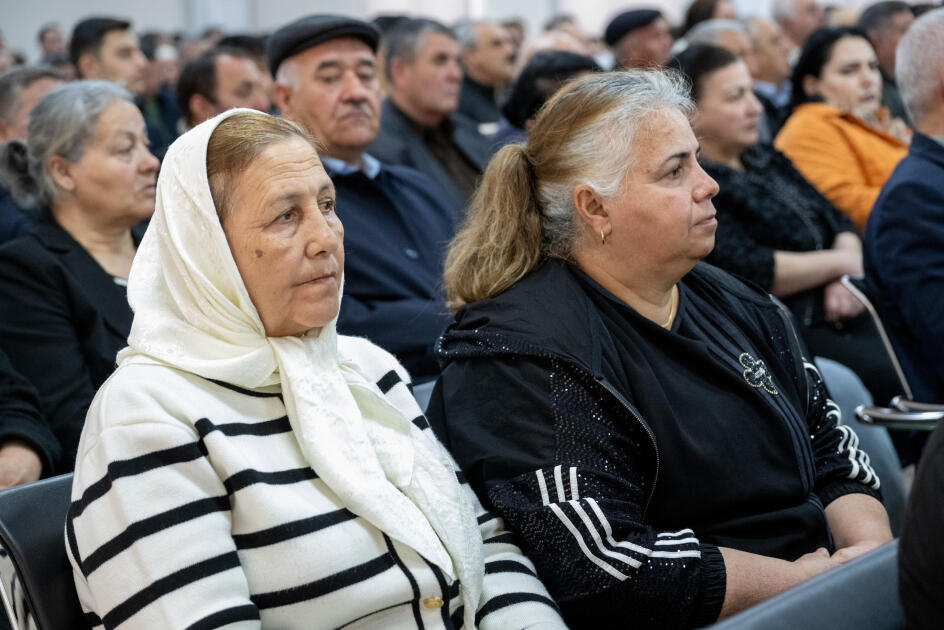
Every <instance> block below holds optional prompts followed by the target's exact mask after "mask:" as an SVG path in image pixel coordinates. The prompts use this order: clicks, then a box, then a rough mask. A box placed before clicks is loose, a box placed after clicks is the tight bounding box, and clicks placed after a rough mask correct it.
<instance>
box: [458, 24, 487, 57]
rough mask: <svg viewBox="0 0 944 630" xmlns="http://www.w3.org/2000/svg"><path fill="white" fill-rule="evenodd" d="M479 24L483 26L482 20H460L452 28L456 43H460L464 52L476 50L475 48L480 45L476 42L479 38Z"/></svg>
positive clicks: (460, 47) (460, 48)
mask: <svg viewBox="0 0 944 630" xmlns="http://www.w3.org/2000/svg"><path fill="white" fill-rule="evenodd" d="M479 24H482V20H459V21H458V22H456V24H455V26H453V27H452V32H453V33H454V34H455V36H456V41H457V42H459V50H461V51H463V52H465V51H467V50H475V46H476V44H477V43H478V42H477V41H476V40H477V38H478V30H479V29H478V26H479Z"/></svg>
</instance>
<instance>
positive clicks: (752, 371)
mask: <svg viewBox="0 0 944 630" xmlns="http://www.w3.org/2000/svg"><path fill="white" fill-rule="evenodd" d="M738 361H739V362H740V363H741V365H743V366H744V367H745V368H746V369H745V370H744V372H743V375H744V380H745V381H747V384H748V385H750V386H751V387H763V388H764V390H765V391H767V392H768V393H769V394H773V395H774V396H776V395H777V394H778V393H779V392H778V391H777V388H776V387H774V379H773V378H772V377H771V376H770V372H768V371H767V366H766V365H764V362H763V361H761V360H760V359H755V358H754V357H752V356H751V355H749V354H748V353H746V352H743V353H741V356H739V357H738Z"/></svg>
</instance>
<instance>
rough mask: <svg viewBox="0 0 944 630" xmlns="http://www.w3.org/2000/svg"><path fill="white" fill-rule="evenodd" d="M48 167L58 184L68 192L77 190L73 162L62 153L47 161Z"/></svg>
mask: <svg viewBox="0 0 944 630" xmlns="http://www.w3.org/2000/svg"><path fill="white" fill-rule="evenodd" d="M46 169H47V170H48V171H49V175H50V176H51V177H52V180H53V181H54V182H56V186H57V187H59V188H60V189H62V190H65V191H67V192H73V191H74V190H75V178H74V177H73V176H72V162H70V161H69V160H67V159H65V158H64V157H62V156H61V155H53V156H52V157H50V158H49V160H48V161H47V162H46Z"/></svg>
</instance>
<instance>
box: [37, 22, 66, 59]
mask: <svg viewBox="0 0 944 630" xmlns="http://www.w3.org/2000/svg"><path fill="white" fill-rule="evenodd" d="M37 39H38V40H39V48H40V50H41V51H42V57H41V62H42V63H46V62H47V61H48V60H49V58H50V57H52V56H53V55H58V54H60V53H64V52H67V51H66V37H65V35H63V33H62V27H61V26H59V24H58V23H56V22H47V23H46V24H43V26H42V27H41V28H40V29H39V33H38V35H37Z"/></svg>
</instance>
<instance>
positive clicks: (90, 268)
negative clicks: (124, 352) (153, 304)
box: [32, 216, 139, 338]
mask: <svg viewBox="0 0 944 630" xmlns="http://www.w3.org/2000/svg"><path fill="white" fill-rule="evenodd" d="M32 235H33V237H34V238H36V240H38V241H39V242H40V243H41V244H42V246H43V247H45V248H46V249H47V250H49V251H50V252H51V253H52V254H53V255H55V256H56V258H58V259H59V260H60V261H61V262H62V266H63V268H64V269H65V270H66V273H68V274H70V275H71V276H73V277H74V278H75V281H76V284H77V285H78V286H79V287H81V289H82V290H83V291H85V292H87V293H88V295H89V297H90V301H91V302H92V303H93V304H95V305H96V306H97V308H98V311H99V312H100V313H101V314H102V318H103V319H104V320H105V323H106V324H108V326H109V327H110V328H112V329H113V330H114V331H115V332H116V333H118V334H119V335H121V336H122V337H125V338H126V337H127V336H128V333H130V332H131V320H132V317H133V314H132V312H131V307H130V306H129V305H128V295H127V291H126V290H125V288H124V287H122V286H119V285H118V284H116V283H115V280H114V278H112V276H110V275H109V274H108V273H107V272H106V271H105V270H104V269H102V267H101V265H99V264H98V262H96V261H95V259H94V258H92V255H91V254H89V253H88V252H87V251H86V250H85V248H84V247H82V245H80V244H79V242H78V241H76V240H75V239H74V238H73V237H72V235H71V234H69V233H68V232H67V231H66V230H65V229H63V228H62V226H60V225H59V224H58V223H57V222H56V221H55V220H54V219H52V218H50V217H48V216H47V217H46V218H43V219H40V221H39V222H38V223H37V224H36V226H35V227H34V228H33V230H32ZM132 237H133V238H134V239H135V244H137V243H138V241H139V239H138V238H137V236H135V235H134V232H132Z"/></svg>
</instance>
